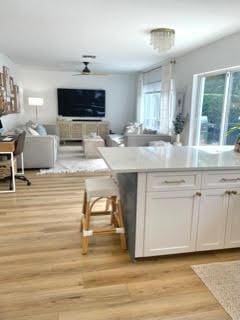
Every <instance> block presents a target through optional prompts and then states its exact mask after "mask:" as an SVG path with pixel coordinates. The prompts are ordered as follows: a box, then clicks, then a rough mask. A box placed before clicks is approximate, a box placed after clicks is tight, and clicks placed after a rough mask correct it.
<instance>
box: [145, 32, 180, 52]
mask: <svg viewBox="0 0 240 320" xmlns="http://www.w3.org/2000/svg"><path fill="white" fill-rule="evenodd" d="M174 41H175V30H173V29H168V28H159V29H153V30H152V31H151V45H152V46H153V48H154V49H157V50H158V51H159V52H162V51H167V50H169V49H171V48H172V47H173V46H174Z"/></svg>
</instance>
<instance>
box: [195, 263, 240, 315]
mask: <svg viewBox="0 0 240 320" xmlns="http://www.w3.org/2000/svg"><path fill="white" fill-rule="evenodd" d="M192 269H193V270H194V271H195V272H196V274H197V275H198V276H199V278H200V279H201V280H202V281H203V282H204V284H205V285H206V286H207V287H208V289H209V290H210V291H211V293H212V294H213V295H214V296H215V298H216V299H217V300H218V302H219V303H220V304H221V305H222V307H223V308H224V309H225V311H226V312H227V313H228V314H229V315H230V316H231V317H232V319H233V320H240V261H239V260H238V261H231V262H217V263H210V264H202V265H194V266H192Z"/></svg>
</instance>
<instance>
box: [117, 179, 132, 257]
mask: <svg viewBox="0 0 240 320" xmlns="http://www.w3.org/2000/svg"><path fill="white" fill-rule="evenodd" d="M117 179H118V183H119V190H120V195H121V200H122V207H123V218H124V224H125V229H126V238H127V244H128V252H129V255H130V257H131V258H132V259H134V258H135V238H136V206H137V174H136V173H119V174H118V175H117Z"/></svg>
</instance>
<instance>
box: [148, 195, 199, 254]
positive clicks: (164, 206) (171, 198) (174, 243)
mask: <svg viewBox="0 0 240 320" xmlns="http://www.w3.org/2000/svg"><path fill="white" fill-rule="evenodd" d="M198 203H199V196H196V195H195V193H194V192H192V191H177V192H152V193H149V194H148V195H147V200H146V218H145V239H144V243H145V246H144V255H145V256H154V255H162V254H171V253H180V252H189V251H194V249H195V238H196V229H197V213H198Z"/></svg>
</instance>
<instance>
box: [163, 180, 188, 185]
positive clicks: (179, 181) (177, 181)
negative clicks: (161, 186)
mask: <svg viewBox="0 0 240 320" xmlns="http://www.w3.org/2000/svg"><path fill="white" fill-rule="evenodd" d="M185 182H186V181H185V180H175V181H174V180H173V181H168V180H165V181H164V183H166V184H171V183H185Z"/></svg>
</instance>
